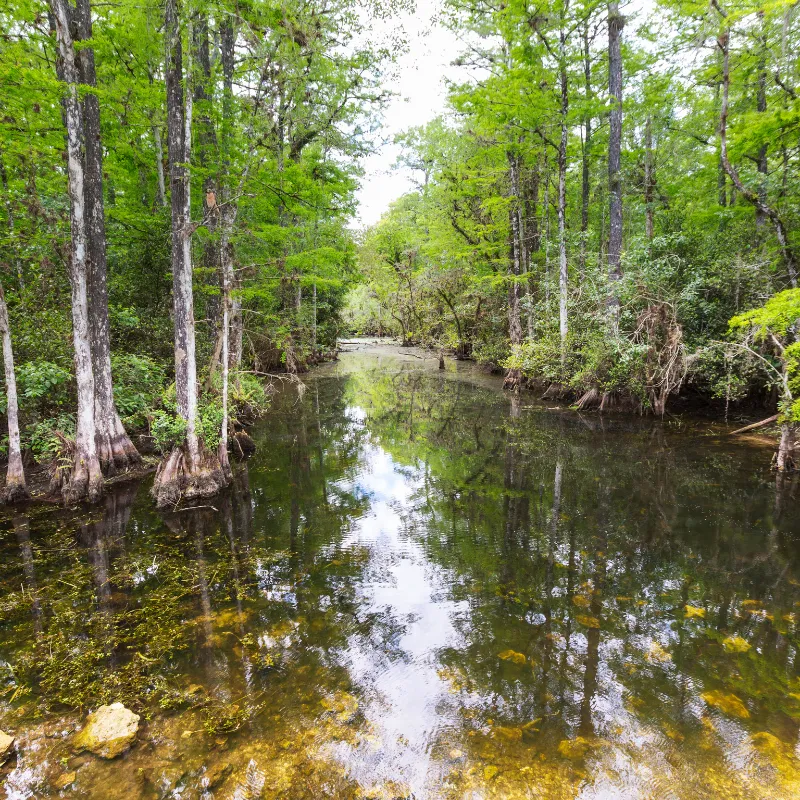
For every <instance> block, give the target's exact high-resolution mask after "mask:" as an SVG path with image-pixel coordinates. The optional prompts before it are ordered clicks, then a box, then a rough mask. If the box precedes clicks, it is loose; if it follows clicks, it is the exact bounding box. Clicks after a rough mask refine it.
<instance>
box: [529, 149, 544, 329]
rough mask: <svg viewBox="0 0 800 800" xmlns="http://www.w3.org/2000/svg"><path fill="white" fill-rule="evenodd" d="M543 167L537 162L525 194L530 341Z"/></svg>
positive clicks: (538, 244) (532, 326)
mask: <svg viewBox="0 0 800 800" xmlns="http://www.w3.org/2000/svg"><path fill="white" fill-rule="evenodd" d="M541 180H542V175H541V165H540V163H539V161H538V160H537V163H536V167H535V168H534V169H533V170H532V175H531V178H530V180H529V182H528V184H529V186H530V189H529V191H526V193H525V216H526V218H527V227H526V230H527V232H528V235H527V238H526V242H525V245H526V249H527V254H528V255H527V259H526V260H527V264H528V280H527V281H526V288H525V292H526V295H527V299H528V339H530V340H531V341H532V340H533V336H534V301H535V294H534V274H533V271H532V269H531V267H532V265H533V258H532V255H533V253H538V252H539V251H540V250H541V249H542V233H541V227H540V225H539V184H540V183H541Z"/></svg>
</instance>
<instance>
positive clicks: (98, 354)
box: [75, 0, 141, 476]
mask: <svg viewBox="0 0 800 800" xmlns="http://www.w3.org/2000/svg"><path fill="white" fill-rule="evenodd" d="M75 19H76V30H77V34H78V41H84V42H87V41H91V39H92V11H91V6H90V2H89V0H78V2H77V6H76V9H75ZM77 67H78V76H79V78H80V81H81V83H82V84H84V85H86V86H90V87H95V86H96V85H97V79H96V74H95V65H94V50H93V48H91V47H81V48H80V50H79V51H78V54H77ZM81 110H82V122H83V144H84V164H85V168H84V182H83V190H84V197H85V203H86V215H87V218H86V234H87V241H88V255H89V273H88V274H89V281H88V292H89V295H88V300H89V325H90V333H91V346H92V370H93V373H94V414H95V439H96V442H97V455H98V458H99V459H100V468H101V469H102V471H103V474H104V475H107V476H111V475H114V474H116V473H117V472H118V471H120V470H125V469H127V468H128V467H130V466H134V465H137V464H140V463H141V457H140V456H139V452H138V451H137V450H136V448H135V447H134V445H133V442H132V441H131V440H130V437H129V436H128V434H127V432H126V430H125V428H124V426H123V424H122V420H121V419H120V417H119V414H118V413H117V409H116V406H115V405H114V389H113V383H112V378H111V334H110V324H109V318H108V284H107V272H108V268H107V262H106V227H105V209H104V206H103V153H102V146H101V143H100V103H99V100H98V98H97V95H96V94H95V93H94V92H92V91H87V92H86V93H85V95H84V97H83V103H82V109H81Z"/></svg>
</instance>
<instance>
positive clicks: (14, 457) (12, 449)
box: [0, 284, 30, 503]
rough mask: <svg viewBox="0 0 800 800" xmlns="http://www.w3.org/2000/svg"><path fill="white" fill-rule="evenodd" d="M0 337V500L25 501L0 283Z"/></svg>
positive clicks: (14, 387)
mask: <svg viewBox="0 0 800 800" xmlns="http://www.w3.org/2000/svg"><path fill="white" fill-rule="evenodd" d="M0 336H2V337H3V367H4V370H5V376H6V419H7V420H8V470H7V472H6V485H5V487H4V488H3V490H2V492H0V501H2V502H3V503H14V502H16V501H18V500H25V499H27V498H28V497H29V496H30V495H29V494H28V487H27V486H26V484H25V470H24V469H23V466H22V447H21V446H20V439H19V414H18V406H17V378H16V373H15V372H14V351H13V350H12V348H11V326H10V325H9V322H8V308H7V307H6V298H5V295H4V294H3V286H2V284H0Z"/></svg>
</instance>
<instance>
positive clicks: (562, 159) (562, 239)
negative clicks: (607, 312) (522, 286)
mask: <svg viewBox="0 0 800 800" xmlns="http://www.w3.org/2000/svg"><path fill="white" fill-rule="evenodd" d="M567 10H568V6H567V5H565V6H564V12H563V13H564V14H565V15H566V13H567ZM559 39H560V49H559V58H560V60H561V64H560V69H559V73H560V75H559V78H560V83H561V140H560V142H559V145H558V328H559V333H560V335H561V360H562V362H563V361H564V360H565V358H566V352H567V351H566V347H567V333H568V321H567V294H568V291H569V283H568V278H569V276H568V274H567V136H568V133H569V131H568V128H567V115H568V114H569V78H568V76H567V32H566V30H565V28H564V20H563V19H562V21H561V31H560V35H559Z"/></svg>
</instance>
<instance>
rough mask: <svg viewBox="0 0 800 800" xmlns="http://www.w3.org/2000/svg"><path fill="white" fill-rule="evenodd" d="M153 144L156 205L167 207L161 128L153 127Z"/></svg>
mask: <svg viewBox="0 0 800 800" xmlns="http://www.w3.org/2000/svg"><path fill="white" fill-rule="evenodd" d="M152 130H153V143H154V144H155V148H156V203H157V204H158V205H159V206H161V208H166V205H167V187H166V184H165V182H164V146H163V145H162V144H161V128H159V127H158V125H153V129H152Z"/></svg>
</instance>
